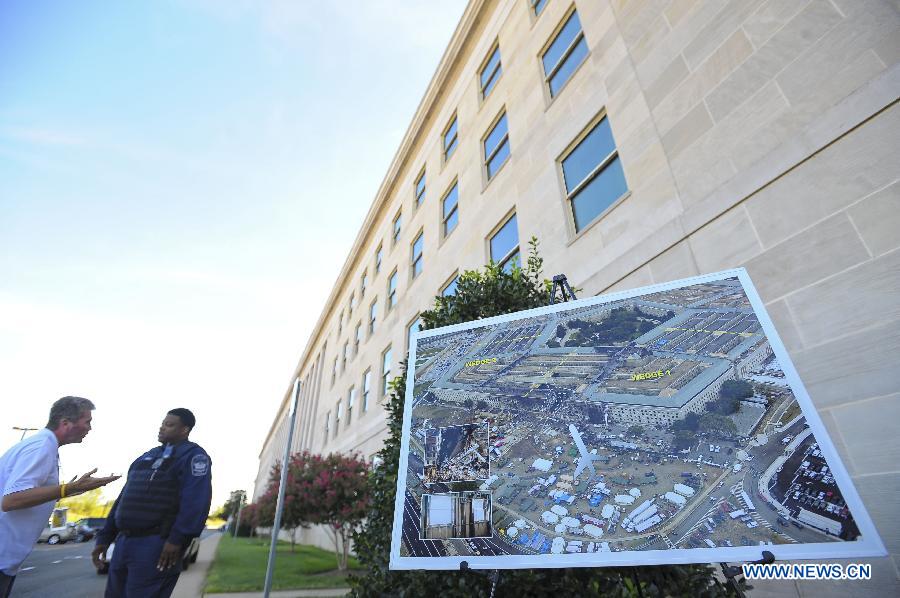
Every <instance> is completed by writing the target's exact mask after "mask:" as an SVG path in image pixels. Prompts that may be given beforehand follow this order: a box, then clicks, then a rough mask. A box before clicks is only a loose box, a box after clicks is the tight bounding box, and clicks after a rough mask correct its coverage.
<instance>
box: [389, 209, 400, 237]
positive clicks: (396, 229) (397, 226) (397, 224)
mask: <svg viewBox="0 0 900 598" xmlns="http://www.w3.org/2000/svg"><path fill="white" fill-rule="evenodd" d="M402 230H403V210H400V211H399V212H397V215H396V216H395V217H394V232H393V233H392V235H391V238H392V239H393V240H394V243H396V242H397V241H399V240H400V232H401V231H402Z"/></svg>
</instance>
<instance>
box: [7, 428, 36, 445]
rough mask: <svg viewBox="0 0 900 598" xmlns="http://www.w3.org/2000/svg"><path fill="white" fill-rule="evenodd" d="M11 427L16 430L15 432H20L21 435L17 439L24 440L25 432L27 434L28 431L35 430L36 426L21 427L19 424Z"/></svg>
mask: <svg viewBox="0 0 900 598" xmlns="http://www.w3.org/2000/svg"><path fill="white" fill-rule="evenodd" d="M12 429H13V430H16V431H17V432H18V431H21V432H22V437H21V438H20V439H19V440H20V441H22V440H25V434H27V433H28V432H34V431H35V430H37V428H21V427H19V426H13V427H12Z"/></svg>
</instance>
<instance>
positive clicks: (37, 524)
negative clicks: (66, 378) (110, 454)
mask: <svg viewBox="0 0 900 598" xmlns="http://www.w3.org/2000/svg"><path fill="white" fill-rule="evenodd" d="M93 409H94V404H93V403H91V402H90V401H89V400H87V399H82V398H81V397H63V398H61V399H59V400H58V401H56V402H55V403H53V406H52V407H51V408H50V419H49V421H48V422H47V427H46V428H43V429H42V430H40V431H39V432H37V433H36V434H34V435H33V436H31V437H29V438H25V439H23V440H22V441H21V442H19V443H17V444H16V445H14V446H13V447H12V448H11V449H9V450H8V451H6V453H5V454H4V455H3V456H2V457H0V492H2V499H0V598H8V596H9V594H10V592H12V585H13V581H15V578H16V573H18V571H19V566H20V565H21V564H22V561H24V560H25V557H27V556H28V554H29V553H30V552H31V549H32V548H33V547H34V543H35V542H37V539H38V538H39V537H40V535H41V531H42V530H43V529H44V527H45V526H46V525H47V521H48V520H49V519H50V515H51V513H53V507H54V505H55V504H56V501H57V500H59V499H60V498H65V497H67V496H75V495H78V494H82V493H84V492H87V491H88V490H93V489H94V488H100V487H101V486H105V485H106V484H109V483H110V482H112V481H113V480H117V479H118V478H119V477H120V476H109V477H105V478H95V477H92V475H93V474H94V473H95V472H96V471H97V470H96V469H93V470H91V471H89V472H88V473H86V474H84V475H83V476H81V477H80V478H78V479H75V478H73V480H72V481H71V482H69V483H68V484H66V483H62V484H60V483H59V453H58V452H57V449H58V448H59V447H61V446H62V445H64V444H72V443H74V442H81V441H82V440H83V439H84V437H85V436H87V434H88V432H90V431H91V411H92V410H93Z"/></svg>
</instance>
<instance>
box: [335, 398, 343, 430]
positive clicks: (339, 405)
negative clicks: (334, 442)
mask: <svg viewBox="0 0 900 598" xmlns="http://www.w3.org/2000/svg"><path fill="white" fill-rule="evenodd" d="M343 413H344V401H338V402H337V407H336V408H335V415H334V435H335V437H337V435H338V432H339V431H340V429H341V416H342V415H343Z"/></svg>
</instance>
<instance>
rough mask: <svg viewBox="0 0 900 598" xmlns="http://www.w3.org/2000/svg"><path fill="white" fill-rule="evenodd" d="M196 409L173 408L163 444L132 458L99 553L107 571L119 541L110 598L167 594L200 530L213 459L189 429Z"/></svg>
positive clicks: (162, 429) (96, 560)
mask: <svg viewBox="0 0 900 598" xmlns="http://www.w3.org/2000/svg"><path fill="white" fill-rule="evenodd" d="M195 423H196V420H195V418H194V414H193V413H191V412H190V411H188V410H187V409H181V408H179V409H172V410H171V411H169V413H168V414H167V415H166V417H165V419H163V422H162V425H161V426H160V428H159V436H158V440H159V442H160V443H162V444H161V445H160V446H158V447H156V448H153V449H150V450H149V451H147V452H146V453H144V454H143V455H141V456H140V457H138V459H137V460H136V461H135V462H134V463H132V464H131V467H130V468H129V469H128V480H127V481H126V482H125V487H124V488H123V489H122V492H121V493H120V494H119V497H118V498H117V499H116V502H115V503H114V504H113V507H112V510H111V511H110V513H109V516H108V517H107V518H106V525H105V527H104V528H103V530H102V531H101V532H100V533H99V534H97V545H96V547H95V548H94V551H93V552H92V553H91V558H92V559H93V561H94V566H95V567H97V568H98V569H100V568H101V567H102V566H103V565H104V564H105V563H106V562H107V561H106V551H107V548H109V545H110V543H111V542H112V541H113V540H115V542H116V545H115V550H114V551H113V555H112V562H111V563H109V579H108V580H107V582H106V598H157V597H158V598H167V597H168V596H170V595H171V594H172V590H173V589H174V588H175V583H176V582H177V581H178V575H179V574H180V573H181V559H182V556H183V555H184V551H185V549H186V548H187V547H188V545H189V544H190V543H191V540H192V539H193V538H195V537H197V536H199V535H200V532H202V531H203V528H204V526H205V524H206V517H207V516H208V515H209V506H210V501H211V499H212V477H211V473H210V467H211V463H210V459H209V455H207V454H206V451H204V450H203V449H202V448H201V447H200V446H199V445H197V444H195V443H193V442H190V441H189V440H188V435H189V434H190V433H191V430H192V429H193V427H194V424H195Z"/></svg>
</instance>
